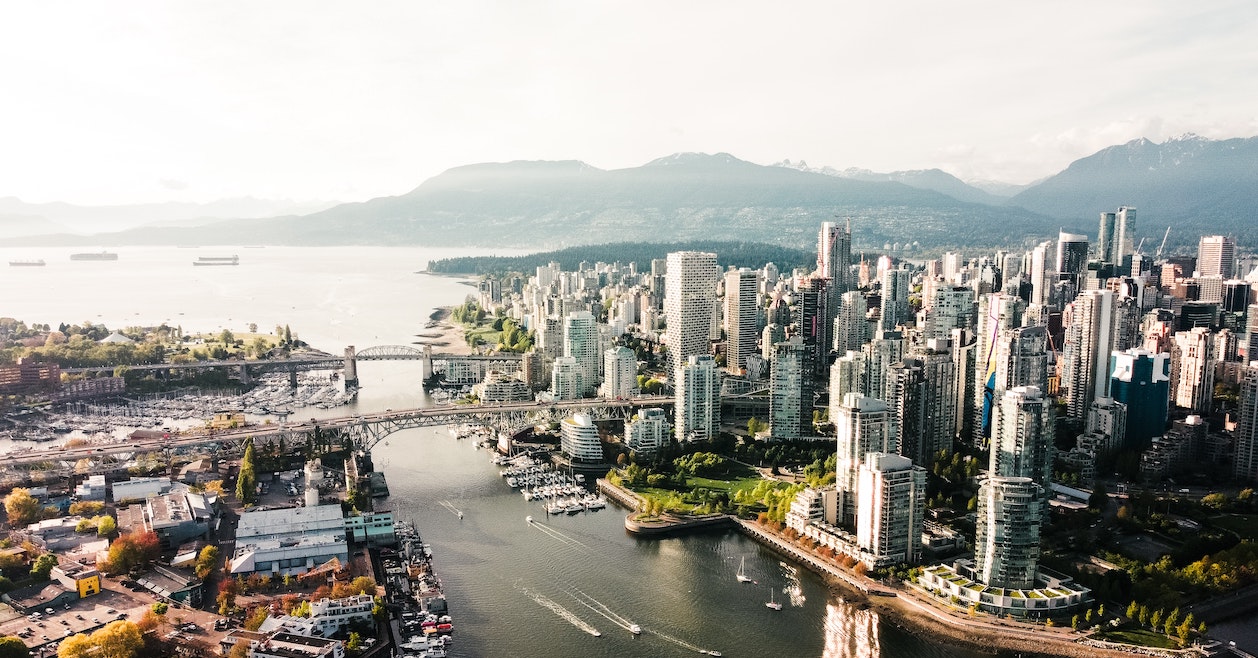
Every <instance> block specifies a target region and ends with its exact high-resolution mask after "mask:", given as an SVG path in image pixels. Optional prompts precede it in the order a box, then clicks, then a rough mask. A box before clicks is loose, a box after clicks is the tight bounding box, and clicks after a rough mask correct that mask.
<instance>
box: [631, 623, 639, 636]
mask: <svg viewBox="0 0 1258 658" xmlns="http://www.w3.org/2000/svg"><path fill="white" fill-rule="evenodd" d="M629 632H630V633H633V634H634V635H641V634H642V627H641V626H639V625H637V624H629Z"/></svg>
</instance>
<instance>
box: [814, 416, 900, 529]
mask: <svg viewBox="0 0 1258 658" xmlns="http://www.w3.org/2000/svg"><path fill="white" fill-rule="evenodd" d="M888 415H889V414H888V410H887V404H886V403H885V402H883V401H882V400H878V399H875V398H870V397H866V396H863V395H860V394H858V393H848V394H847V395H845V396H843V399H842V400H840V401H838V402H837V403H835V402H832V403H831V407H830V420H831V422H833V423H834V428H835V432H836V434H837V437H838V446H837V447H838V463H837V467H836V469H835V470H836V475H837V477H836V480H835V485H836V488H837V490H838V492H839V493H838V495H839V503H838V505H839V517H838V518H839V522H840V523H842V524H844V525H847V526H849V527H851V526H852V525H853V523H855V518H856V510H857V509H858V507H859V505H858V504H857V499H858V497H859V478H860V468H861V465H862V464H864V463H865V456H866V455H868V454H869V453H871V452H878V453H895V452H897V451H898V449H899V446H897V445H896V444H895V438H894V437H893V436H892V435H891V433H890V431H889V430H890V427H889V425H890V421H889V418H888Z"/></svg>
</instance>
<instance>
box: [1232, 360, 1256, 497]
mask: <svg viewBox="0 0 1258 658" xmlns="http://www.w3.org/2000/svg"><path fill="white" fill-rule="evenodd" d="M1235 437H1236V455H1235V457H1234V458H1233V461H1232V473H1233V475H1235V476H1236V479H1238V480H1240V481H1242V482H1258V361H1251V362H1250V363H1249V365H1248V366H1246V367H1245V372H1244V378H1243V379H1242V380H1241V395H1240V405H1239V408H1238V409H1237V413H1236V434H1235Z"/></svg>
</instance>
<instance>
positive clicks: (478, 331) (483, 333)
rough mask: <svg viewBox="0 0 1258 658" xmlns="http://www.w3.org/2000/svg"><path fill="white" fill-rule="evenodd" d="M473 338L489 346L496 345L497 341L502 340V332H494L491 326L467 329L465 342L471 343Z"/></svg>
mask: <svg viewBox="0 0 1258 658" xmlns="http://www.w3.org/2000/svg"><path fill="white" fill-rule="evenodd" d="M473 337H475V338H479V339H481V341H483V342H485V343H488V344H490V345H497V344H498V340H499V339H500V338H502V332H501V331H496V330H494V326H493V325H492V324H487V325H484V326H480V327H477V328H475V329H468V330H467V340H468V341H471V340H472V338H473ZM469 344H470V342H469Z"/></svg>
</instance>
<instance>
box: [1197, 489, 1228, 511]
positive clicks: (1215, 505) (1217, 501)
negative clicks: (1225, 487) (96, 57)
mask: <svg viewBox="0 0 1258 658" xmlns="http://www.w3.org/2000/svg"><path fill="white" fill-rule="evenodd" d="M1201 505H1202V506H1203V507H1209V508H1210V509H1213V510H1216V511H1217V510H1221V509H1223V508H1224V506H1226V505H1227V496H1226V495H1224V494H1221V493H1212V494H1206V495H1204V496H1202V497H1201Z"/></svg>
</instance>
